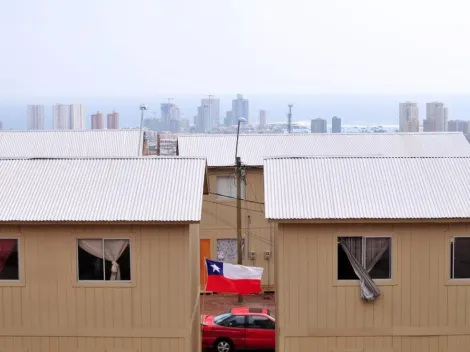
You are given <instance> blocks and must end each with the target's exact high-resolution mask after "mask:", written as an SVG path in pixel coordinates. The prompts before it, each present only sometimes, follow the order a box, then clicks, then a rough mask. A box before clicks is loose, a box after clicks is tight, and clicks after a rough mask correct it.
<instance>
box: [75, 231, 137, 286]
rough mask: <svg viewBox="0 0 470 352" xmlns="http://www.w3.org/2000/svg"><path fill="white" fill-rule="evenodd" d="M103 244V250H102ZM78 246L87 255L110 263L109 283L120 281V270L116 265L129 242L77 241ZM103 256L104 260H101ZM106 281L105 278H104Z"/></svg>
mask: <svg viewBox="0 0 470 352" xmlns="http://www.w3.org/2000/svg"><path fill="white" fill-rule="evenodd" d="M103 242H104V250H103ZM78 245H79V246H80V248H81V249H83V250H84V251H86V252H87V253H89V254H91V255H94V256H95V257H98V258H100V259H106V260H108V261H110V262H111V277H110V280H111V281H118V280H121V270H120V269H119V264H118V263H117V261H118V259H119V257H120V256H121V255H122V253H123V252H124V251H125V249H126V248H127V246H128V245H129V240H104V241H102V240H79V241H78ZM103 254H104V258H103ZM105 279H106V278H105Z"/></svg>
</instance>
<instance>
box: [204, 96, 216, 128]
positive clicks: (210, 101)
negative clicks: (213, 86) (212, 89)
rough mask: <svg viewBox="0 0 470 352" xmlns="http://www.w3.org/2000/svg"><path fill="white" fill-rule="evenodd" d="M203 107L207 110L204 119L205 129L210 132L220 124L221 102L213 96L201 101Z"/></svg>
mask: <svg viewBox="0 0 470 352" xmlns="http://www.w3.org/2000/svg"><path fill="white" fill-rule="evenodd" d="M201 106H205V107H206V108H207V111H206V114H205V117H204V129H205V130H206V131H210V130H212V128H214V127H217V126H218V125H219V124H220V100H219V99H218V98H214V97H212V96H211V97H210V98H204V99H201Z"/></svg>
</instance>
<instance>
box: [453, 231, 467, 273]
mask: <svg viewBox="0 0 470 352" xmlns="http://www.w3.org/2000/svg"><path fill="white" fill-rule="evenodd" d="M450 258H451V260H450V278H451V279H470V237H454V238H453V241H452V242H451V244H450Z"/></svg>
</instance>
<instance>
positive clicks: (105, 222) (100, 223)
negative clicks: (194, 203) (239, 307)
mask: <svg viewBox="0 0 470 352" xmlns="http://www.w3.org/2000/svg"><path fill="white" fill-rule="evenodd" d="M199 223H200V220H197V221H196V220H181V221H108V220H101V221H91V220H84V221H54V220H48V221H19V220H16V221H0V226H2V225H4V226H11V225H15V226H18V225H23V226H29V225H57V226H63V225H68V226H71V225H95V226H97V225H98V226H106V225H139V226H142V225H192V224H199Z"/></svg>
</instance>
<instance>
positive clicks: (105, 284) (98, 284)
mask: <svg viewBox="0 0 470 352" xmlns="http://www.w3.org/2000/svg"><path fill="white" fill-rule="evenodd" d="M72 286H73V287H77V288H79V287H90V288H133V287H136V283H135V282H133V281H118V282H112V281H78V282H74V283H73V285H72Z"/></svg>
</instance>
